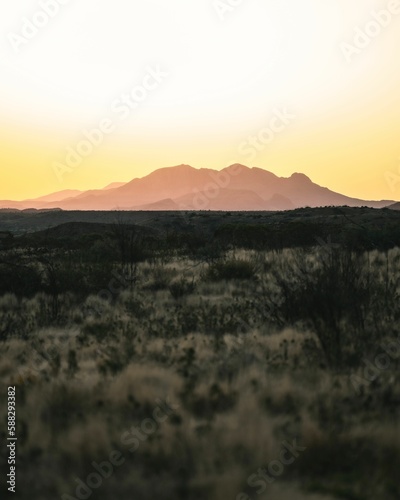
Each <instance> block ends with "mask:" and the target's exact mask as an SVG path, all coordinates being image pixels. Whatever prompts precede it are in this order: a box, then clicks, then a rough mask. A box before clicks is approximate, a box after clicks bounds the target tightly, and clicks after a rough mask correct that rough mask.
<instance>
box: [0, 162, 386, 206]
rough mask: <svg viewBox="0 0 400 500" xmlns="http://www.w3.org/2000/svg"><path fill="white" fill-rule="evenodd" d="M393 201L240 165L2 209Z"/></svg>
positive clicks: (160, 174) (172, 173)
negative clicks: (362, 197) (354, 194)
mask: <svg viewBox="0 0 400 500" xmlns="http://www.w3.org/2000/svg"><path fill="white" fill-rule="evenodd" d="M393 203H394V202H393V201H390V200H389V201H387V200H384V201H365V200H360V199H356V198H350V197H348V196H345V195H342V194H339V193H335V192H334V191H331V190H329V189H328V188H326V187H321V186H319V185H318V184H315V183H314V182H312V181H311V179H310V178H309V177H307V176H306V175H304V174H301V173H294V174H293V175H291V176H290V177H288V178H286V177H278V176H277V175H275V174H273V173H271V172H268V171H267V170H264V169H262V168H257V167H254V168H249V167H246V166H244V165H240V164H234V165H231V166H229V167H227V168H224V169H223V170H221V171H217V170H213V169H209V168H200V169H195V168H193V167H191V166H190V165H178V166H175V167H166V168H161V169H158V170H155V171H154V172H152V173H151V174H149V175H147V176H145V177H142V178H135V179H133V180H132V181H130V182H127V183H112V184H110V185H108V186H106V187H105V188H104V189H92V190H89V191H84V192H81V191H61V192H58V193H53V194H51V195H48V196H45V197H41V198H37V199H35V200H26V201H23V202H12V201H4V202H0V208H40V209H49V208H61V209H63V210H163V211H165V210H179V209H181V210H230V211H234V210H273V211H275V210H291V209H294V208H301V207H306V206H307V207H323V206H343V205H347V206H350V207H357V206H368V207H371V208H383V207H386V206H388V205H391V204H393Z"/></svg>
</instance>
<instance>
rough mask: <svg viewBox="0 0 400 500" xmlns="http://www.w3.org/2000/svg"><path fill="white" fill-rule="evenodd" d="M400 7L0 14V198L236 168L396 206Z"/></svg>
mask: <svg viewBox="0 0 400 500" xmlns="http://www.w3.org/2000/svg"><path fill="white" fill-rule="evenodd" d="M399 47H400V1H398V0H386V1H382V0H379V1H377V0H374V1H371V0H352V1H351V2H349V0H302V1H301V2H300V1H299V0H242V1H240V0H191V1H188V0H168V2H167V1H165V0H146V1H143V0H112V1H111V0H103V1H101V2H99V1H98V0H85V1H84V2H82V1H81V2H78V1H77V0H41V1H40V0H39V1H37V0H20V1H19V2H3V3H1V5H0V199H13V200H22V199H26V198H33V197H37V196H41V195H44V194H48V193H50V192H54V191H60V190H64V189H82V190H84V189H91V188H101V187H104V186H106V185H107V184H109V183H111V182H114V181H118V182H122V181H129V180H131V179H133V178H135V177H142V176H144V175H146V174H148V173H150V172H152V171H153V170H155V169H158V168H163V167H168V166H173V165H179V164H183V163H184V164H189V165H192V166H193V167H196V168H204V167H206V168H215V169H218V170H220V169H222V168H224V167H226V166H228V165H231V164H233V163H242V164H245V165H247V166H249V167H260V168H264V169H266V170H269V171H271V172H273V173H275V174H277V175H279V176H284V177H289V176H290V175H291V174H292V173H293V172H302V173H305V174H306V175H308V176H309V177H310V178H311V179H312V180H313V181H314V182H316V183H318V184H320V185H323V186H327V187H329V188H330V189H332V190H334V191H338V192H341V193H343V194H346V195H349V196H354V197H359V198H363V199H371V200H372V199H393V200H400V140H399V138H400V92H399V89H400V60H399V57H398V53H399V50H398V49H399Z"/></svg>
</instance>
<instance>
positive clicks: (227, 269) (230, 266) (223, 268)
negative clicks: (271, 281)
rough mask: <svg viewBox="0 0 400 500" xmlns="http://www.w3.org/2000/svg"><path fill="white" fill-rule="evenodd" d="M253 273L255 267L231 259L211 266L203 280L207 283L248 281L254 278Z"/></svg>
mask: <svg viewBox="0 0 400 500" xmlns="http://www.w3.org/2000/svg"><path fill="white" fill-rule="evenodd" d="M255 273H256V269H255V266H254V264H252V263H251V262H248V261H246V260H240V259H233V260H228V261H222V262H216V263H214V264H211V265H210V266H209V267H208V270H207V272H206V275H205V279H206V280H208V281H221V280H250V279H253V278H254V277H255Z"/></svg>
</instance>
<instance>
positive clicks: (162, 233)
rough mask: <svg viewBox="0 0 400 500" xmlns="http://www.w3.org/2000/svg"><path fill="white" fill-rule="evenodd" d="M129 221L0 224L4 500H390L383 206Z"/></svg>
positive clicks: (390, 282)
mask: <svg viewBox="0 0 400 500" xmlns="http://www.w3.org/2000/svg"><path fill="white" fill-rule="evenodd" d="M11 215H12V216H13V217H14V216H15V217H16V218H18V220H19V221H21V220H23V221H25V219H24V217H25V216H26V214H25V215H21V213H15V212H12V213H11ZM3 216H4V214H3ZM7 216H8V217H9V216H10V214H8V215H7ZM41 216H43V217H44V216H45V217H48V214H45V215H41V214H35V217H39V218H40V217H41ZM64 216H68V217H70V216H71V214H67V215H65V214H64ZM4 217H5V216H4ZM82 217H83V216H82ZM85 217H86V216H85ZM111 217H113V219H112V218H111ZM140 217H141V219H140V220H139V219H138V218H136V219H135V220H133V219H132V218H131V216H130V215H127V214H117V213H108V214H107V216H103V219H102V221H101V223H100V222H98V223H97V224H96V223H95V222H94V221H89V220H84V221H82V220H80V219H79V217H77V219H78V220H69V221H68V222H67V221H65V220H64V221H63V222H64V224H62V225H58V226H57V225H55V226H54V227H50V225H49V226H47V227H38V226H35V227H36V229H38V231H37V232H32V231H31V232H29V231H27V230H24V231H22V230H21V226H18V224H20V222H18V221H17V222H15V221H14V226H12V225H7V224H9V223H6V222H5V221H6V219H3V223H4V224H3V225H1V224H0V230H4V233H3V237H2V239H1V242H0V245H1V251H0V280H1V281H0V349H1V358H0V377H1V380H2V386H3V387H7V386H9V385H12V386H15V387H16V393H17V423H18V429H17V434H18V461H17V464H18V474H17V492H18V493H17V498H23V499H25V498H26V499H40V500H47V499H54V498H64V499H69V500H71V498H79V499H80V498H82V499H83V498H85V499H86V498H93V499H95V498H96V499H104V500H108V499H112V498H118V499H130V498H135V499H138V500H147V499H149V500H150V499H154V498H158V499H165V500H170V499H176V500H180V499H181V500H220V499H223V500H225V499H228V500H229V499H232V500H249V499H252V500H253V499H266V498H268V499H272V500H278V499H279V500H281V499H282V500H292V499H293V500H302V499H309V500H323V499H326V500H328V499H330V500H332V499H349V500H376V499H388V500H392V499H393V500H394V499H398V498H400V482H399V479H398V470H399V467H400V432H399V416H400V373H399V367H400V328H399V326H398V325H399V319H400V303H399V290H400V288H399V286H400V282H399V279H400V249H399V247H400V224H399V222H400V219H399V218H398V217H399V216H398V215H397V212H392V211H389V210H369V209H346V208H343V209H324V210H322V209H321V210H318V209H317V210H309V209H308V210H307V209H305V210H303V211H295V212H288V213H284V214H271V213H270V214H265V213H260V214H257V213H253V214H235V213H219V214H215V213H187V214H183V215H179V214H164V215H163V214H161V213H156V214H145V213H143V214H140ZM1 220H2V219H1V216H0V221H1ZM7 220H9V219H7ZM25 222H26V221H25ZM25 222H24V223H25ZM46 223H48V220H47V219H46ZM10 224H11V223H10ZM6 231H10V233H9V234H8V233H6ZM0 414H1V420H2V421H3V422H5V418H6V408H5V407H4V406H3V405H2V406H1V410H0ZM0 432H1V433H2V437H3V438H4V437H5V426H3V427H2V428H1V429H0ZM2 441H3V440H2ZM3 442H4V441H3ZM4 462H5V455H4V454H2V455H1V458H0V468H1V470H5V466H6V464H5V463H4ZM3 465H4V467H3Z"/></svg>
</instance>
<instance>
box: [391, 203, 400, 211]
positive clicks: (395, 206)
mask: <svg viewBox="0 0 400 500" xmlns="http://www.w3.org/2000/svg"><path fill="white" fill-rule="evenodd" d="M388 208H390V209H391V210H400V202H398V203H394V204H393V205H389V206H388Z"/></svg>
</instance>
